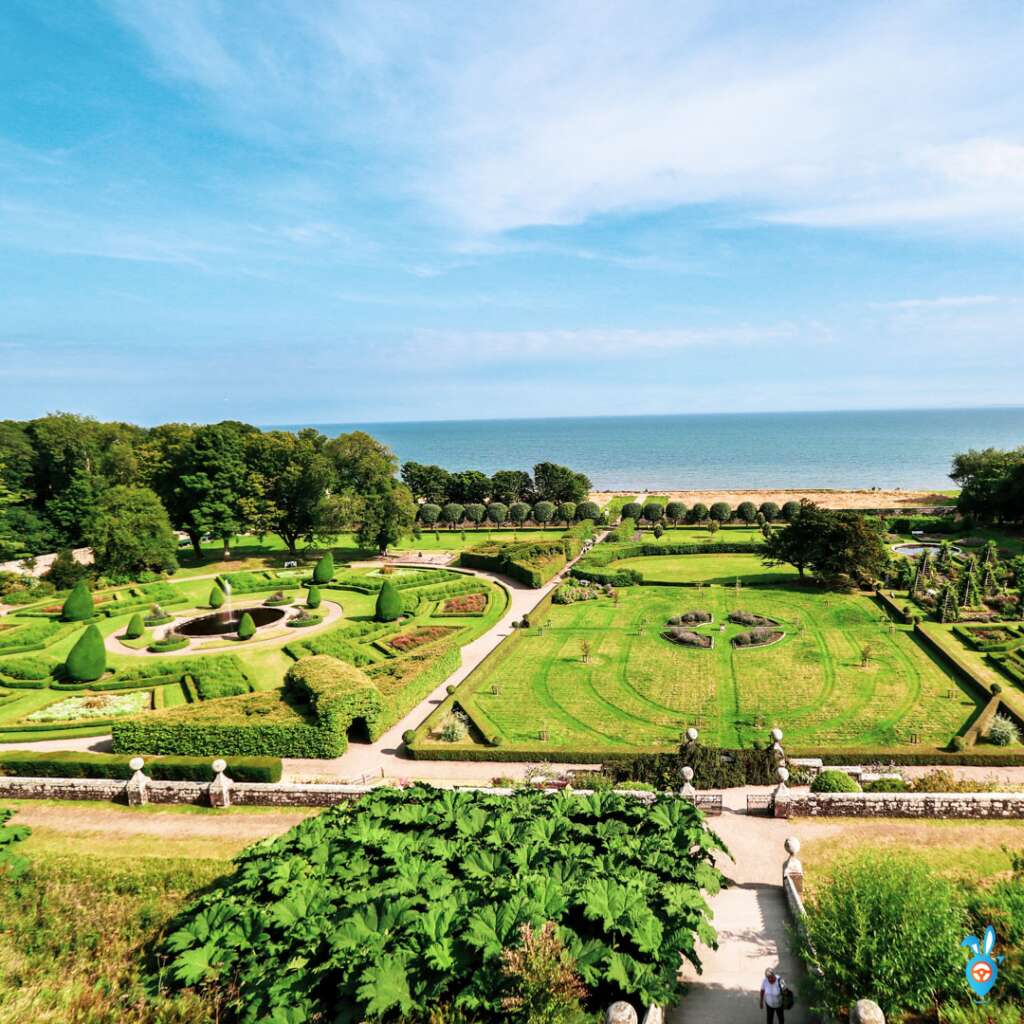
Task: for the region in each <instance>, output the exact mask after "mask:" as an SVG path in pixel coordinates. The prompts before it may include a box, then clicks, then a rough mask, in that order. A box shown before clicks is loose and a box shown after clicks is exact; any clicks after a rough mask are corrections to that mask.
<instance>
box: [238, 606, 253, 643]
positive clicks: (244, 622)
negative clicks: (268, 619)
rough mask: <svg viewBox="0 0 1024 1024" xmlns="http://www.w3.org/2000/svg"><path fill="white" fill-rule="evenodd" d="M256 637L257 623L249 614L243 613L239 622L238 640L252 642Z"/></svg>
mask: <svg viewBox="0 0 1024 1024" xmlns="http://www.w3.org/2000/svg"><path fill="white" fill-rule="evenodd" d="M255 635H256V623H255V622H253V621H252V616H251V615H250V614H249V613H248V612H243V613H242V617H241V618H240V619H239V620H238V639H239V640H251V639H252V638H253V637H254V636H255Z"/></svg>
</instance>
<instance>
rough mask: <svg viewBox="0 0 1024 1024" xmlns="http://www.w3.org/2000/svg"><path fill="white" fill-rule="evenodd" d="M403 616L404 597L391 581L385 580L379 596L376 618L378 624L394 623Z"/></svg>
mask: <svg viewBox="0 0 1024 1024" xmlns="http://www.w3.org/2000/svg"><path fill="white" fill-rule="evenodd" d="M401 614H402V595H401V594H399V592H398V588H397V587H396V586H395V585H394V584H393V583H392V582H391V581H390V580H385V581H384V586H382V587H381V588H380V593H379V594H378V595H377V609H376V614H375V616H374V617H375V618H376V620H377V621H378V622H394V621H395V619H397V618H398V617H399V616H400V615H401Z"/></svg>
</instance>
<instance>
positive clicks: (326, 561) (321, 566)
mask: <svg viewBox="0 0 1024 1024" xmlns="http://www.w3.org/2000/svg"><path fill="white" fill-rule="evenodd" d="M333 578H334V555H332V554H331V552H330V551H328V552H327V554H326V555H323V556H322V557H321V559H320V561H319V562H317V563H316V568H315V569H314V570H313V582H314V583H330V582H331V580H332V579H333Z"/></svg>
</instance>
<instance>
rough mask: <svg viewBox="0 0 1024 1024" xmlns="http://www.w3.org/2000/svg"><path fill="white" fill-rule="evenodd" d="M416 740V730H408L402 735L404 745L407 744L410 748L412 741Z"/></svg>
mask: <svg viewBox="0 0 1024 1024" xmlns="http://www.w3.org/2000/svg"><path fill="white" fill-rule="evenodd" d="M414 739H416V733H415V731H414V730H412V729H406V730H405V732H403V733H402V742H403V743H404V744H405V745H406V746H408V745H409V744H410V743H412V741H413V740H414Z"/></svg>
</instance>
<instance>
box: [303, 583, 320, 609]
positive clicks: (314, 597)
mask: <svg viewBox="0 0 1024 1024" xmlns="http://www.w3.org/2000/svg"><path fill="white" fill-rule="evenodd" d="M306 607H307V608H319V607H320V588H319V587H310V588H309V593H308V594H306Z"/></svg>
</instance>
